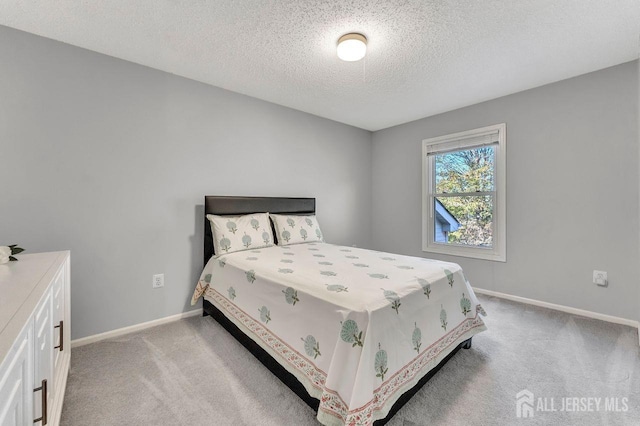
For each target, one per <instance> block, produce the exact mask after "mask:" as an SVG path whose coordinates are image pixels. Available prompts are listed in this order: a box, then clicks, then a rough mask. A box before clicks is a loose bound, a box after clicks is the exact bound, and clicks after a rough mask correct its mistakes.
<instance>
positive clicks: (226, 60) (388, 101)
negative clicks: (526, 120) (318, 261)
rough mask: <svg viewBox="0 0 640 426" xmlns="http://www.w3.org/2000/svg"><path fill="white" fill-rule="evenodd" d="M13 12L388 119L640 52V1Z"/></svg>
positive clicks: (44, 2)
mask: <svg viewBox="0 0 640 426" xmlns="http://www.w3.org/2000/svg"><path fill="white" fill-rule="evenodd" d="M0 24H2V25H6V26H9V27H13V28H17V29H20V30H23V31H28V32H31V33H34V34H38V35H41V36H44V37H49V38H52V39H55V40H59V41H63V42H66V43H69V44H72V45H76V46H80V47H84V48H87V49H90V50H94V51H96V52H101V53H105V54H107V55H111V56H115V57H118V58H122V59H126V60H128V61H132V62H136V63H139V64H143V65H147V66H150V67H153V68H157V69H160V70H163V71H167V72H170V73H173V74H177V75H181V76H184V77H188V78H191V79H194V80H198V81H202V82H205V83H209V84H212V85H214V86H219V87H223V88H225V89H229V90H233V91H235V92H239V93H244V94H247V95H250V96H254V97H257V98H260V99H264V100H267V101H271V102H274V103H277V104H281V105H285V106H288V107H291V108H295V109H299V110H302V111H306V112H309V113H312V114H316V115H319V116H322V117H327V118H330V119H333V120H336V121H340V122H343V123H347V124H351V125H354V126H357V127H361V128H364V129H368V130H378V129H382V128H385V127H389V126H393V125H396V124H400V123H404V122H407V121H411V120H415V119H418V118H421V117H426V116H430V115H434V114H437V113H440V112H444V111H448V110H452V109H455V108H459V107H462V106H466V105H470V104H474V103H477V102H481V101H484V100H488V99H493V98H496V97H499V96H503V95H507V94H510V93H515V92H519V91H522V90H525V89H529V88H532V87H536V86H540V85H543V84H547V83H550V82H553V81H558V80H562V79H565V78H569V77H573V76H576V75H580V74H584V73H587V72H590V71H595V70H598V69H602V68H606V67H609V66H612V65H616V64H619V63H622V62H626V61H630V60H633V59H636V58H637V57H638V50H639V38H640V0H608V1H607V0H517V1H514V0H467V1H456V0H448V1H446V0H444V1H443V0H405V1H381V0H369V1H367V0H354V1H342V2H338V1H311V0H294V1H292V0H215V1H213V0H209V1H207V0H135V1H131V0H101V1H78V0H55V1H50V0H27V1H25V0H2V1H0ZM348 32H361V33H363V34H365V35H366V36H367V38H368V39H369V45H368V54H367V56H366V58H365V60H363V61H359V62H355V63H348V62H342V61H341V60H339V59H338V58H337V56H336V53H335V52H336V41H337V39H338V38H339V37H340V36H341V35H342V34H344V33H348Z"/></svg>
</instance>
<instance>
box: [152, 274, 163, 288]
mask: <svg viewBox="0 0 640 426" xmlns="http://www.w3.org/2000/svg"><path fill="white" fill-rule="evenodd" d="M160 287H164V274H155V275H154V276H153V288H160Z"/></svg>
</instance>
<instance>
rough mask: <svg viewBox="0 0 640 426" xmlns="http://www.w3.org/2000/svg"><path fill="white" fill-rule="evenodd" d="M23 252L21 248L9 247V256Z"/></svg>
mask: <svg viewBox="0 0 640 426" xmlns="http://www.w3.org/2000/svg"><path fill="white" fill-rule="evenodd" d="M23 251H24V249H23V248H20V247H15V246H14V247H11V254H20V253H22V252H23Z"/></svg>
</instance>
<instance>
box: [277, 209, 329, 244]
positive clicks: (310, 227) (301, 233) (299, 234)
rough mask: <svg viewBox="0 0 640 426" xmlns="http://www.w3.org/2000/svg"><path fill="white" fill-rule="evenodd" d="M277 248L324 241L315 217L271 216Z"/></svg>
mask: <svg viewBox="0 0 640 426" xmlns="http://www.w3.org/2000/svg"><path fill="white" fill-rule="evenodd" d="M271 219H273V224H274V225H275V228H276V235H278V245H279V246H289V245H291V244H300V243H310V242H315V241H320V242H322V241H324V239H323V238H322V231H320V225H318V219H317V218H316V216H315V215H306V216H296V215H291V216H289V215H280V214H272V215H271Z"/></svg>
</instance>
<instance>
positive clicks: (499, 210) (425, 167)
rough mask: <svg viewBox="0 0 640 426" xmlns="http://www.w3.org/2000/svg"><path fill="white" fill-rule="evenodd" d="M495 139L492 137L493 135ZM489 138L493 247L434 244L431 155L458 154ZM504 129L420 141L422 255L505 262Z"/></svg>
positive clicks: (492, 128) (468, 132)
mask: <svg viewBox="0 0 640 426" xmlns="http://www.w3.org/2000/svg"><path fill="white" fill-rule="evenodd" d="M496 133H497V136H493V135H496ZM489 136H491V139H494V138H495V139H497V143H495V139H494V142H493V143H492V145H493V146H494V152H495V163H494V191H495V202H494V207H493V210H494V211H493V239H492V243H493V244H492V247H491V248H488V247H472V246H468V245H461V244H460V245H458V244H447V243H437V242H436V241H435V235H434V233H435V214H434V212H435V205H434V203H435V196H434V193H435V179H434V175H435V155H429V153H433V152H447V151H454V150H455V151H457V150H459V149H464V148H473V147H480V146H482V145H483V142H482V140H483V139H487V138H489ZM506 166H507V125H506V124H505V123H501V124H496V125H493V126H487V127H482V128H479V129H473V130H468V131H465V132H459V133H453V134H450V135H444V136H439V137H436V138H430V139H425V140H423V141H422V251H424V252H430V253H440V254H448V255H452V256H463V257H471V258H475V259H484V260H493V261H499V262H506V261H507V255H506V253H507V247H506V246H507V235H506V232H507V214H506V195H507V185H506V174H507V173H506V172H507V168H506Z"/></svg>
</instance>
